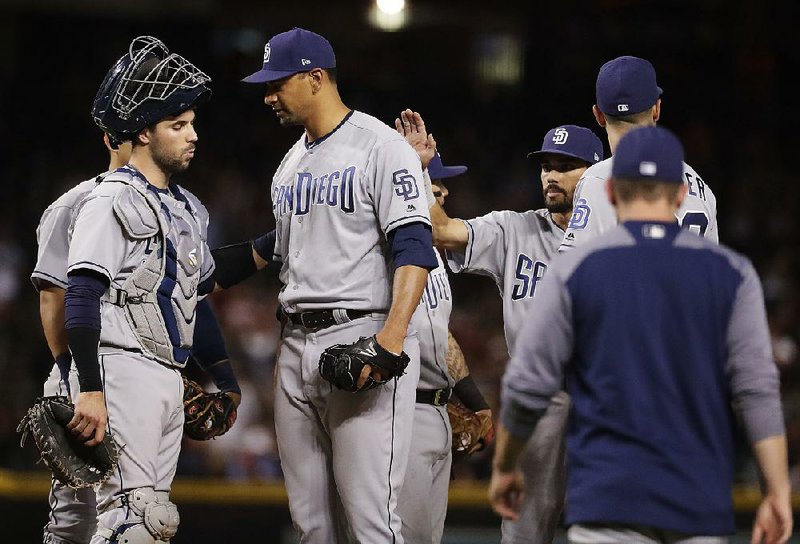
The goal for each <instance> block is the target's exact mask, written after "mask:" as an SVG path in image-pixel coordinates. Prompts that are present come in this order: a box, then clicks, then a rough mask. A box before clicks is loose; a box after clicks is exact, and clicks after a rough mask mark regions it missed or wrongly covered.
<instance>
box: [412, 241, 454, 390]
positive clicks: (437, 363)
mask: <svg viewBox="0 0 800 544" xmlns="http://www.w3.org/2000/svg"><path fill="white" fill-rule="evenodd" d="M436 260H437V261H438V262H439V266H438V267H436V268H435V269H434V270H431V271H430V273H429V274H428V281H427V283H426V284H425V291H423V293H422V298H421V299H420V303H419V306H418V307H417V309H416V311H415V312H414V315H413V316H412V318H411V327H412V328H413V329H414V330H416V331H417V339H418V340H419V357H420V372H419V386H418V388H419V389H442V388H445V387H452V386H453V385H454V382H453V379H452V378H451V377H450V374H449V373H448V371H447V360H446V357H447V340H448V331H449V323H450V312H451V311H452V309H453V297H452V294H451V291H450V280H449V279H448V278H447V269H446V268H445V267H444V263H443V262H442V258H441V257H440V256H439V252H438V251H437V252H436Z"/></svg>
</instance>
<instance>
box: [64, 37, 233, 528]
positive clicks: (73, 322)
mask: <svg viewBox="0 0 800 544" xmlns="http://www.w3.org/2000/svg"><path fill="white" fill-rule="evenodd" d="M209 81H210V80H209V78H208V76H206V75H205V74H204V73H203V72H201V71H200V70H199V69H197V68H196V67H195V66H194V65H193V64H191V63H190V62H189V61H187V60H186V59H184V58H183V57H181V56H180V55H177V54H175V53H170V52H169V51H168V50H167V48H166V46H165V45H164V44H163V43H162V42H161V41H159V40H157V39H155V38H152V37H149V36H141V37H138V38H136V39H134V40H133V41H132V42H131V44H130V47H129V51H128V54H127V55H125V56H123V57H122V58H121V59H120V60H119V61H118V62H117V64H116V65H115V66H114V67H113V68H112V69H111V71H110V72H109V75H108V76H107V77H106V80H104V82H103V84H102V85H101V88H100V91H99V92H98V97H97V98H96V100H95V106H94V110H93V113H94V116H95V122H96V123H97V124H98V125H99V126H100V127H101V128H103V129H104V130H106V131H107V132H108V133H109V134H110V135H111V136H112V137H114V138H115V139H117V140H120V141H122V140H131V141H132V151H131V157H130V160H129V162H128V164H127V165H125V166H123V167H122V168H118V169H117V170H115V171H114V172H112V173H110V174H108V175H106V176H105V177H104V178H103V181H102V183H100V184H98V185H97V187H95V188H94V189H92V191H91V193H89V194H88V195H87V196H86V197H85V198H84V199H83V200H82V202H81V203H80V206H79V208H78V210H77V213H76V217H75V219H74V222H73V225H72V227H71V229H72V232H71V238H70V245H69V256H68V268H67V279H68V281H67V288H66V293H65V296H64V304H65V310H64V312H65V327H66V332H67V339H68V345H69V349H70V351H71V353H72V356H73V360H74V364H75V367H76V369H77V374H78V382H79V387H80V392H79V393H78V394H77V399H76V401H75V416H74V418H73V420H72V421H71V422H70V423H69V425H68V428H70V429H71V430H72V432H74V433H76V434H77V435H79V436H80V437H81V438H82V439H84V440H85V441H86V444H87V445H90V446H91V445H94V444H96V443H98V442H99V441H100V440H102V439H103V436H104V434H105V432H110V433H111V434H112V435H113V437H114V439H115V441H116V442H117V444H118V445H119V446H120V448H121V452H120V460H119V467H118V469H117V471H116V473H115V475H114V476H112V477H111V478H110V479H109V480H108V481H107V482H105V483H104V484H102V485H101V486H100V487H99V488H98V489H97V490H96V502H97V528H96V531H95V534H94V535H93V536H92V539H91V543H92V544H102V543H106V542H147V543H150V542H168V541H169V540H170V538H171V537H172V536H174V535H175V533H176V531H177V527H178V523H179V516H178V512H177V507H176V506H175V504H174V503H173V502H171V501H170V497H169V491H170V486H171V483H172V479H173V477H174V475H175V469H176V467H177V461H178V455H179V452H180V445H181V438H182V431H183V416H184V414H183V382H182V379H181V374H180V369H181V368H182V367H183V366H184V365H185V364H186V362H187V360H188V358H189V356H190V349H191V347H192V343H193V337H194V334H195V332H196V331H195V322H196V321H197V320H198V319H200V313H199V311H198V313H197V314H196V308H197V301H198V296H200V295H202V294H203V293H208V292H210V291H211V290H212V288H213V287H214V279H213V269H214V264H213V260H212V259H211V257H210V251H209V249H208V247H207V244H206V241H205V237H206V229H207V226H208V214H207V212H206V210H205V208H204V207H203V205H202V204H201V203H200V201H199V200H198V199H197V198H196V197H195V196H194V195H192V194H191V193H189V192H188V191H186V190H185V189H183V188H182V187H180V186H179V185H177V184H176V183H174V182H172V181H171V177H172V175H173V174H175V173H178V172H182V171H184V170H186V168H188V166H189V164H190V162H191V160H192V158H193V157H194V150H195V147H196V142H197V134H196V132H195V130H194V127H193V122H194V118H195V112H194V107H195V106H196V105H197V104H198V103H200V102H201V101H203V100H205V99H207V98H208V96H209V95H210V89H209V88H208V86H207V83H208V82H209ZM197 327H198V331H199V330H200V327H201V326H200V324H199V323H198V326H197ZM204 348H206V349H210V348H209V346H208V345H205V346H204ZM224 366H225V365H224V364H223V365H221V367H224ZM231 396H232V397H235V394H233V393H231Z"/></svg>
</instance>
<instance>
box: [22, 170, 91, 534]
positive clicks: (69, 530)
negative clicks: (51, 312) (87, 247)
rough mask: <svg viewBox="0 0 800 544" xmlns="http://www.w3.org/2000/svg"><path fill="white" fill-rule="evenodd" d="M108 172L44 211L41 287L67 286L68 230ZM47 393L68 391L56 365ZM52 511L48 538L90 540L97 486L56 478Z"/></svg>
mask: <svg viewBox="0 0 800 544" xmlns="http://www.w3.org/2000/svg"><path fill="white" fill-rule="evenodd" d="M105 175H106V173H105V172H104V173H103V174H100V175H98V176H97V177H95V178H93V179H89V180H86V181H83V182H81V183H79V184H78V185H76V186H75V187H73V188H72V189H70V190H69V191H67V192H66V193H64V194H63V195H61V196H60V197H59V198H58V199H56V200H55V201H54V202H53V203H52V204H50V205H49V206H48V207H47V208H46V209H45V211H44V213H42V217H41V219H40V220H39V226H38V227H37V228H36V241H37V243H38V248H37V258H36V266H35V267H34V269H33V273H32V274H31V281H32V282H33V285H34V286H35V287H36V289H37V290H39V289H41V287H42V282H48V283H51V284H53V285H55V286H57V287H61V288H62V289H66V288H67V255H68V253H69V236H68V231H69V227H70V224H71V223H72V221H73V218H74V214H75V211H76V209H77V208H78V205H79V204H80V202H81V201H82V200H83V199H84V197H85V196H86V195H88V194H89V193H90V192H91V191H92V190H93V189H94V188H95V187H97V184H98V183H99V182H100V180H102V178H103V176H105ZM69 381H70V383H69V390H70V392H71V393H72V398H73V399H74V398H76V397H77V394H78V393H79V392H80V389H79V384H78V375H77V373H76V371H75V368H74V365H73V369H72V370H71V372H70V380H69ZM43 394H44V395H45V396H51V395H64V396H66V395H67V388H66V385H65V384H64V383H63V382H62V380H61V373H60V372H59V370H58V367H57V366H56V365H53V368H52V369H51V371H50V375H49V376H48V378H47V381H45V383H44V388H43ZM48 502H49V504H50V513H49V516H48V521H47V524H46V525H45V527H44V534H45V542H50V541H54V540H58V539H60V541H65V542H67V541H69V542H88V541H89V539H91V537H92V534H93V533H94V531H95V527H96V523H95V516H96V515H97V512H96V503H95V496H94V490H92V489H79V490H74V489H70V488H69V487H67V486H65V485H63V484H61V483H60V482H58V481H57V480H55V479H54V480H53V482H52V486H51V488H50V494H49V497H48Z"/></svg>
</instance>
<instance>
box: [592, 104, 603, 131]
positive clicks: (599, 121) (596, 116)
mask: <svg viewBox="0 0 800 544" xmlns="http://www.w3.org/2000/svg"><path fill="white" fill-rule="evenodd" d="M592 113H593V114H594V120H595V121H597V124H598V125H600V126H601V127H603V128H605V126H606V116H605V115H603V112H602V111H600V108H598V107H597V104H595V105H594V106H592Z"/></svg>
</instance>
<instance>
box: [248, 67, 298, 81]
mask: <svg viewBox="0 0 800 544" xmlns="http://www.w3.org/2000/svg"><path fill="white" fill-rule="evenodd" d="M300 71H301V70H263V69H262V70H259V71H258V72H254V73H252V74H250V75H249V76H247V77H246V78H244V79H242V82H243V83H270V82H272V81H278V80H279V79H283V78H285V77H289V76H292V75H294V74H297V73H300Z"/></svg>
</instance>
